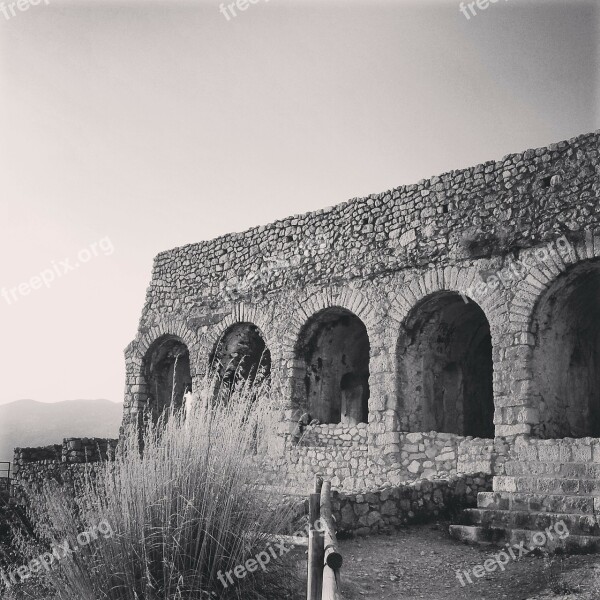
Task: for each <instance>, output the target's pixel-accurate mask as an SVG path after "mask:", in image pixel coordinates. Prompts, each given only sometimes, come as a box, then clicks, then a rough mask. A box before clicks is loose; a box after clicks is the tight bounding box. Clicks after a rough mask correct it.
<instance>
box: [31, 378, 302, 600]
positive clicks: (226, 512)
mask: <svg viewBox="0 0 600 600" xmlns="http://www.w3.org/2000/svg"><path fill="white" fill-rule="evenodd" d="M212 390H214V386H213V382H210V381H206V382H205V385H204V386H203V389H202V390H201V391H200V392H201V393H200V399H199V400H198V402H197V403H196V404H195V405H194V409H193V410H191V411H187V415H186V414H185V412H184V411H179V412H171V413H170V414H168V415H164V416H163V417H162V418H161V419H159V421H158V422H156V423H153V422H148V423H147V424H146V427H145V430H144V431H143V436H142V437H143V452H141V451H140V443H139V442H140V433H139V429H138V428H137V427H135V426H130V427H128V428H127V429H126V431H125V433H124V436H123V439H122V443H121V445H120V447H119V449H118V452H117V455H116V457H115V459H114V461H111V462H106V463H103V464H102V465H101V466H99V468H97V469H96V472H97V474H96V476H95V477H94V478H92V477H89V476H88V477H86V479H85V481H84V483H83V485H82V489H81V490H80V494H79V495H78V500H77V501H76V502H73V501H71V499H70V498H69V497H67V496H66V495H65V493H64V492H62V491H60V490H59V489H58V488H57V487H56V486H51V485H49V486H46V488H45V490H44V491H43V492H42V493H32V497H31V502H32V510H33V512H34V513H35V514H37V523H38V525H37V526H38V531H39V533H40V534H41V535H42V536H44V537H45V538H46V540H50V541H51V542H54V543H57V544H59V543H60V542H62V541H63V540H65V539H70V540H75V539H76V536H77V534H78V533H81V532H82V531H87V530H89V529H90V528H92V527H93V526H94V525H98V524H99V523H101V522H105V523H108V524H109V525H110V529H111V530H112V532H114V533H113V535H111V536H103V535H102V536H98V539H96V540H94V541H92V542H91V543H90V544H88V545H86V546H85V547H81V548H78V549H77V551H76V552H74V553H73V554H71V556H70V557H69V558H64V559H62V560H61V561H60V562H59V568H57V569H53V570H52V571H51V572H50V573H42V574H41V575H39V576H38V577H42V578H43V579H44V581H43V584H44V585H46V586H48V589H51V590H53V593H54V594H55V597H56V598H57V599H60V600H200V599H204V598H214V599H217V598H218V599H223V600H229V599H236V600H241V599H243V600H279V599H283V598H294V597H295V592H294V590H295V589H296V587H295V586H296V577H295V575H296V573H297V570H296V568H295V566H294V564H293V563H292V562H291V561H292V559H284V558H281V559H278V560H273V561H271V563H270V564H269V565H268V568H267V570H266V572H263V571H262V570H258V572H255V573H253V574H248V575H247V576H246V577H244V578H243V579H239V580H236V585H235V586H231V585H229V586H228V588H224V586H223V585H222V583H221V582H220V581H219V579H218V577H217V574H218V572H219V571H221V572H222V573H225V572H227V571H231V570H232V569H234V568H235V567H236V566H237V565H243V564H244V563H245V562H246V561H247V560H248V559H249V558H252V557H254V556H255V555H257V554H258V553H259V552H261V551H263V550H264V549H265V548H266V547H267V546H268V544H269V543H268V540H267V539H266V537H265V533H266V532H270V533H282V532H285V531H289V529H290V525H291V520H292V518H293V511H292V508H291V507H290V505H289V504H285V503H283V502H282V501H281V500H280V499H279V498H276V497H274V496H272V495H271V494H270V493H269V490H268V488H267V487H266V486H265V485H264V484H263V483H262V477H261V475H262V472H263V470H264V468H265V467H264V461H263V452H264V450H265V448H266V445H267V443H268V438H269V436H271V435H272V434H273V432H274V431H275V425H276V422H277V419H278V410H279V406H278V401H277V399H276V398H274V395H273V394H272V393H271V391H270V389H269V387H268V385H266V384H263V385H261V386H260V389H258V390H257V389H256V388H255V387H252V386H248V385H246V386H244V385H242V386H238V387H236V388H235V389H234V390H233V391H231V392H230V393H228V394H218V395H217V399H214V393H213V392H212ZM209 398H210V399H211V400H210V401H209ZM48 525H49V527H48ZM105 529H106V526H105ZM234 579H235V578H234Z"/></svg>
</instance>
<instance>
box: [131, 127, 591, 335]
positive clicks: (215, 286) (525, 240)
mask: <svg viewBox="0 0 600 600" xmlns="http://www.w3.org/2000/svg"><path fill="white" fill-rule="evenodd" d="M598 148H599V134H598V133H591V134H587V135H582V136H579V137H577V138H574V139H572V140H570V141H568V142H559V143H556V144H552V145H550V146H548V147H546V148H538V149H535V150H527V151H525V152H522V153H516V154H510V155H508V156H505V157H504V158H503V159H501V160H496V161H488V162H486V163H483V164H479V165H476V166H474V167H470V168H467V169H462V170H458V171H451V172H448V173H443V174H441V175H439V176H434V177H431V178H430V179H425V180H422V181H420V182H419V183H417V184H413V185H404V186H400V187H397V188H394V189H392V190H388V191H386V192H383V193H379V194H373V195H371V196H368V197H366V198H357V199H353V200H350V201H348V202H343V203H341V204H338V205H336V206H333V207H330V208H326V209H323V210H318V211H315V212H312V213H307V214H303V215H295V216H292V217H288V218H286V219H282V220H280V221H277V222H275V223H272V224H270V225H264V226H260V227H254V228H252V229H249V230H247V231H244V232H241V233H232V234H228V235H224V236H222V237H219V238H216V239H214V240H210V241H204V242H200V243H195V244H189V245H187V246H183V247H180V248H174V249H172V250H168V251H165V252H161V253H160V254H159V255H158V256H157V257H156V259H155V261H154V269H153V275H152V282H151V284H150V288H149V289H148V293H147V297H146V305H145V307H144V311H143V315H142V321H141V323H142V326H149V325H150V324H151V323H152V321H153V318H155V317H156V316H160V315H163V314H164V313H165V312H180V313H183V314H185V315H187V316H188V317H189V318H190V319H194V318H195V319H197V324H198V325H200V324H208V322H210V318H211V313H212V316H213V317H214V318H218V315H217V313H218V310H215V309H216V306H214V307H211V306H210V300H211V299H220V300H223V299H229V298H235V299H243V298H247V297H252V296H256V295H259V296H260V295H262V294H264V293H265V292H266V291H269V290H275V289H280V288H292V289H293V288H298V287H303V286H306V285H307V284H309V283H313V284H314V283H319V284H321V285H322V284H325V283H327V284H330V283H333V282H338V281H340V280H348V279H352V278H355V277H359V278H360V277H373V276H374V275H376V274H379V273H383V272H385V271H389V270H394V269H395V270H399V269H406V268H413V267H415V266H417V265H426V264H427V263H432V262H433V263H439V262H446V263H447V262H452V261H456V260H461V259H465V258H471V257H472V256H473V253H475V254H481V255H487V254H488V252H491V253H492V254H502V253H503V252H506V251H508V250H510V249H511V248H528V247H531V246H534V245H536V244H538V243H540V242H544V241H547V240H551V239H553V238H554V237H556V233H557V232H559V233H558V235H560V233H561V232H563V231H564V228H565V226H566V227H568V228H570V229H578V228H579V227H580V225H581V224H582V223H583V222H585V223H586V224H588V225H592V224H594V223H595V224H596V225H600V218H599V216H598V214H597V212H596V210H595V206H594V202H595V198H594V196H595V194H594V190H593V187H592V184H593V182H594V180H595V179H596V178H597V171H596V167H597V164H598V163H597V158H598ZM596 181H597V179H596ZM596 191H597V190H596ZM524 197H525V198H526V202H524V201H523V199H524ZM466 215H469V218H465V216H466ZM241 274H243V280H244V282H247V285H245V286H240V285H239V283H240V275H241ZM247 274H255V276H254V277H252V278H248V277H247ZM202 305H204V306H206V307H207V308H211V309H212V310H209V311H202V310H199V308H200V306H202ZM205 318H208V322H207V323H204V321H203V319H205Z"/></svg>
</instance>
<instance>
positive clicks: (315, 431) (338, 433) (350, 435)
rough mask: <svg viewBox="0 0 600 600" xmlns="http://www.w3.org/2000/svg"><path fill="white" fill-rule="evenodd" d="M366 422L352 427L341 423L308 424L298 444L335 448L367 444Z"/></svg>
mask: <svg viewBox="0 0 600 600" xmlns="http://www.w3.org/2000/svg"><path fill="white" fill-rule="evenodd" d="M367 429H368V425H367V424H366V423H359V424H358V425H354V426H352V427H345V426H343V425H308V426H307V427H306V429H305V431H304V434H303V436H302V439H301V440H300V442H299V444H298V445H299V446H327V447H336V448H351V447H353V446H365V447H366V444H367V439H368V438H367Z"/></svg>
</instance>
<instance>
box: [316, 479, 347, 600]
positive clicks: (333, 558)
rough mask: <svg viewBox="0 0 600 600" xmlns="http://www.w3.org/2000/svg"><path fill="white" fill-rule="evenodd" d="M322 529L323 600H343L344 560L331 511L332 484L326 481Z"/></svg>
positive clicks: (322, 500) (323, 497) (322, 509)
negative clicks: (323, 554) (323, 542)
mask: <svg viewBox="0 0 600 600" xmlns="http://www.w3.org/2000/svg"><path fill="white" fill-rule="evenodd" d="M321 527H322V529H323V535H324V537H325V556H324V560H323V593H322V596H321V600H341V597H342V596H341V594H340V569H341V568H342V565H343V563H344V559H343V557H342V555H341V553H340V551H339V548H338V543H337V537H336V535H335V523H334V521H333V514H332V510H331V482H330V481H324V482H323V488H322V490H321Z"/></svg>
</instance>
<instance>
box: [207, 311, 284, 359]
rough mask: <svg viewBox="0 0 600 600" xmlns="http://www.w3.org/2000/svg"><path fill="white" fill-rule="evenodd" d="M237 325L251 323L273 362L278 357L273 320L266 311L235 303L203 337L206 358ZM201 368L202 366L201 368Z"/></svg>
mask: <svg viewBox="0 0 600 600" xmlns="http://www.w3.org/2000/svg"><path fill="white" fill-rule="evenodd" d="M238 323H251V324H252V325H255V326H256V327H257V328H258V330H259V331H260V335H261V336H262V338H263V339H264V340H265V344H266V346H267V347H268V348H269V351H270V352H271V359H272V361H273V362H275V361H276V360H277V359H278V357H279V353H280V352H279V347H280V343H278V341H277V335H276V334H275V332H274V331H273V319H272V318H271V317H270V315H269V313H268V311H267V310H265V309H263V308H261V307H259V306H257V305H254V304H246V303H244V302H239V303H237V304H236V305H235V306H234V307H233V309H232V311H231V312H230V313H229V314H228V315H227V316H226V317H225V318H224V319H222V320H221V321H219V323H217V324H215V325H213V326H211V327H210V328H208V330H207V331H206V332H205V333H204V335H203V344H204V345H205V348H206V349H205V352H206V356H207V357H208V358H209V359H210V356H211V355H212V353H213V352H214V349H215V347H216V345H217V344H218V343H219V340H220V339H222V338H223V336H224V335H225V334H226V333H227V331H228V330H229V329H230V328H231V327H233V326H234V325H236V324H238ZM209 365H210V360H207V365H206V366H209ZM200 368H202V365H201V367H200Z"/></svg>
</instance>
